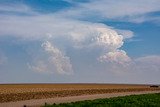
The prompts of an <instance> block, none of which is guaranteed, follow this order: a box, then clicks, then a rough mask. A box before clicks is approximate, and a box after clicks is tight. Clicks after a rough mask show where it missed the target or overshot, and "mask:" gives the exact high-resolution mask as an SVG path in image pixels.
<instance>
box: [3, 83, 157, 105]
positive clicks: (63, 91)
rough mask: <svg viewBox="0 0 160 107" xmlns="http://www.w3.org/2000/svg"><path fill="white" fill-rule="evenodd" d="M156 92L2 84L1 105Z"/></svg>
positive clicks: (144, 87) (146, 87) (112, 87)
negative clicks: (32, 100)
mask: <svg viewBox="0 0 160 107" xmlns="http://www.w3.org/2000/svg"><path fill="white" fill-rule="evenodd" d="M155 90H160V88H150V86H149V85H130V84H1V85H0V103H3V102H11V101H21V100H30V99H44V98H55V97H67V96H80V95H93V94H104V93H119V92H139V91H155Z"/></svg>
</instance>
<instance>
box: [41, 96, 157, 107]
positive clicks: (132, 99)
mask: <svg viewBox="0 0 160 107" xmlns="http://www.w3.org/2000/svg"><path fill="white" fill-rule="evenodd" d="M44 107H160V93H157V94H144V95H131V96H125V97H115V98H109V99H96V100H91V101H88V100H87V101H79V102H72V103H63V104H53V105H47V104H46V105H45V106H44Z"/></svg>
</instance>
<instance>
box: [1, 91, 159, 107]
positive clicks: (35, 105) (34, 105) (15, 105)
mask: <svg viewBox="0 0 160 107" xmlns="http://www.w3.org/2000/svg"><path fill="white" fill-rule="evenodd" d="M147 93H160V91H141V92H119V93H108V94H95V95H81V96H70V97H57V98H47V99H32V100H25V101H17V102H8V103H0V107H23V106H24V105H26V106H27V107H39V106H42V105H44V104H45V102H46V103H48V104H53V103H56V104H58V103H66V102H75V101H83V100H93V99H98V98H111V97H117V96H126V95H138V94H147Z"/></svg>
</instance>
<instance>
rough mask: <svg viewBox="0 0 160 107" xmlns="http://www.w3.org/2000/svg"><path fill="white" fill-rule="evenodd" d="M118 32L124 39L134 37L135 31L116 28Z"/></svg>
mask: <svg viewBox="0 0 160 107" xmlns="http://www.w3.org/2000/svg"><path fill="white" fill-rule="evenodd" d="M115 30H116V31H117V33H118V34H121V35H123V38H124V39H130V38H133V36H134V32H133V31H131V30H122V29H115Z"/></svg>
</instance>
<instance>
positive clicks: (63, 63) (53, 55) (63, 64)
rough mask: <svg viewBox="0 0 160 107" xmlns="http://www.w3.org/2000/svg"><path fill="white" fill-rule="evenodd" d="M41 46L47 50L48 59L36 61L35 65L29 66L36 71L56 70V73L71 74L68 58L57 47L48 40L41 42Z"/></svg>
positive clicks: (51, 71)
mask: <svg viewBox="0 0 160 107" xmlns="http://www.w3.org/2000/svg"><path fill="white" fill-rule="evenodd" d="M42 48H43V49H44V50H45V52H47V54H48V55H47V56H48V59H47V60H41V61H36V64H35V66H32V67H31V68H32V69H33V70H35V71H38V72H50V73H53V72H56V73H58V74H72V73H73V70H72V65H71V62H70V58H69V57H67V56H65V55H64V54H63V53H62V52H61V51H60V50H59V49H58V48H56V47H55V46H53V45H52V44H51V43H50V42H49V41H46V42H44V43H43V44H42Z"/></svg>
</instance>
